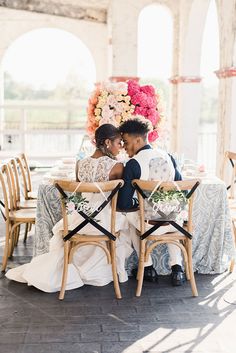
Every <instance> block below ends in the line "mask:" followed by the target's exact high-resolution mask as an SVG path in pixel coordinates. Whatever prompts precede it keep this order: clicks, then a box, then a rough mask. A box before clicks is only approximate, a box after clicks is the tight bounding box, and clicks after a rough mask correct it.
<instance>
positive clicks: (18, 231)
mask: <svg viewBox="0 0 236 353" xmlns="http://www.w3.org/2000/svg"><path fill="white" fill-rule="evenodd" d="M19 236H20V225H19V226H18V227H17V229H16V238H15V246H17V245H18V241H19Z"/></svg>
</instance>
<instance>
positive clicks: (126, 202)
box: [117, 145, 182, 210]
mask: <svg viewBox="0 0 236 353" xmlns="http://www.w3.org/2000/svg"><path fill="white" fill-rule="evenodd" d="M149 148H151V146H150V145H145V146H144V147H142V148H140V150H139V151H138V152H140V151H142V150H145V149H149ZM138 152H137V153H138ZM170 158H171V161H172V163H173V166H174V169H175V179H174V180H175V181H177V180H182V176H181V174H180V172H179V171H178V169H177V165H176V162H175V160H174V158H173V157H172V156H171V155H170ZM140 176H141V167H140V165H139V163H138V162H137V161H136V160H135V159H132V158H131V159H130V160H129V161H128V162H127V163H126V166H125V168H124V174H123V179H124V182H125V183H124V186H123V187H122V188H121V189H120V191H119V194H118V200H117V207H118V209H120V210H130V209H133V208H137V207H138V200H137V199H136V198H134V197H133V196H134V191H135V190H134V187H133V185H132V180H133V179H140Z"/></svg>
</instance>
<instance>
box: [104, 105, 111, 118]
mask: <svg viewBox="0 0 236 353" xmlns="http://www.w3.org/2000/svg"><path fill="white" fill-rule="evenodd" d="M112 115H113V109H110V108H109V105H104V107H103V108H102V117H103V118H105V119H109V118H111V117H112Z"/></svg>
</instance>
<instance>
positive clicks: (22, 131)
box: [0, 103, 217, 171]
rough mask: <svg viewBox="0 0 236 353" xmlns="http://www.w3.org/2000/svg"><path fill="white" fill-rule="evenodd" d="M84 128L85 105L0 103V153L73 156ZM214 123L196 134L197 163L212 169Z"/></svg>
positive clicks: (33, 156) (40, 157)
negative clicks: (197, 135)
mask: <svg viewBox="0 0 236 353" xmlns="http://www.w3.org/2000/svg"><path fill="white" fill-rule="evenodd" d="M85 130H86V107H85V106H82V105H68V104H67V105H66V104H51V103H50V104H45V103H44V104H43V105H42V104H25V103H22V104H4V105H0V150H1V151H0V154H1V155H2V156H5V157H10V156H12V154H13V153H14V152H22V151H23V152H27V155H28V156H29V157H31V158H35V159H41V160H42V159H53V158H59V157H64V156H73V155H76V153H77V152H78V150H79V148H80V146H81V142H82V140H83V136H84V135H85ZM216 136H217V132H216V124H202V125H200V129H199V137H198V163H199V164H204V165H205V166H206V168H207V169H208V170H211V171H215V168H216Z"/></svg>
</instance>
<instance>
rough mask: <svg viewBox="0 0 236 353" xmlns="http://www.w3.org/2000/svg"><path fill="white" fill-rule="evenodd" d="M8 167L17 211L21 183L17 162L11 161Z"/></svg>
mask: <svg viewBox="0 0 236 353" xmlns="http://www.w3.org/2000/svg"><path fill="white" fill-rule="evenodd" d="M7 166H8V169H9V174H10V178H11V185H12V196H13V204H14V208H15V209H17V203H18V202H20V181H19V173H18V169H17V162H16V160H15V159H14V158H12V159H10V161H9V162H8V163H7Z"/></svg>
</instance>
